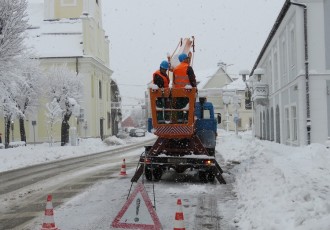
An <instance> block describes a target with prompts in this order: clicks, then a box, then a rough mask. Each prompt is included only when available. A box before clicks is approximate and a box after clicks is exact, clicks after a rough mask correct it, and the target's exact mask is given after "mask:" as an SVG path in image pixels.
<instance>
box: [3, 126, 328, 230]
mask: <svg viewBox="0 0 330 230" xmlns="http://www.w3.org/2000/svg"><path fill="white" fill-rule="evenodd" d="M219 133H220V135H219V136H218V139H217V151H218V153H217V154H216V157H217V159H218V161H219V162H221V163H220V165H221V166H222V165H224V164H226V163H228V164H229V163H234V164H235V167H234V168H232V169H231V170H230V172H229V173H231V175H233V176H234V178H235V181H234V182H233V186H234V193H235V196H236V197H237V201H232V200H230V201H226V203H225V204H222V205H221V206H220V205H218V206H219V207H218V208H219V213H220V214H221V215H222V216H225V217H227V218H229V222H230V225H231V226H236V227H237V229H243V230H245V229H260V230H264V229H271V230H283V229H285V230H286V229H288V230H291V229H298V230H310V229H313V230H314V229H317V230H328V229H330V176H329V175H330V152H329V149H327V148H326V147H325V146H324V145H320V144H311V145H309V146H305V147H290V146H285V145H281V144H277V143H273V142H269V141H261V140H258V139H254V138H252V136H251V133H250V132H245V133H240V134H239V135H238V136H236V135H235V134H234V133H232V132H225V131H224V130H219ZM145 138H154V136H153V135H152V134H148V135H147V136H146V137H145ZM139 140H142V138H132V139H131V141H139ZM122 144H123V143H122ZM109 148H116V147H109V146H107V145H105V144H104V143H102V142H101V141H100V140H97V139H87V140H83V141H81V142H80V143H79V146H66V147H60V146H54V147H49V146H48V145H46V144H43V145H37V146H31V145H28V146H27V147H18V148H14V149H7V150H4V149H0V171H6V170H10V169H14V168H18V167H24V166H25V165H30V164H33V163H34V162H35V163H42V162H43V161H53V160H59V159H63V158H66V157H75V156H78V155H84V154H89V153H94V152H98V151H104V150H107V149H109ZM135 152H136V154H139V153H140V152H141V151H135ZM127 173H128V176H127V177H119V176H118V175H116V176H118V178H117V179H114V180H109V181H103V182H98V183H97V184H95V185H94V186H92V187H90V188H88V189H87V190H86V191H85V192H84V193H82V194H79V195H78V196H76V197H74V198H72V199H71V200H69V201H68V202H66V203H65V204H64V205H62V206H61V207H58V208H56V210H55V222H56V226H57V227H59V228H61V229H70V230H73V229H79V230H84V229H110V224H111V222H112V220H113V219H114V217H115V216H116V215H117V214H118V212H119V211H120V209H121V207H122V206H123V204H124V203H125V201H126V198H127V194H128V191H129V189H130V178H131V176H132V175H133V173H134V170H128V171H127ZM223 175H224V177H225V179H226V178H229V174H227V173H224V174H223ZM226 186H229V185H220V184H219V183H215V184H201V183H196V184H194V183H173V182H172V183H171V182H170V181H167V180H162V181H161V182H158V183H155V187H154V190H155V195H156V198H155V199H156V211H157V214H158V217H159V219H160V221H161V223H162V226H163V229H173V223H174V214H175V211H176V200H177V198H181V199H182V202H183V212H184V217H185V226H186V229H192V228H193V226H194V214H195V213H194V210H195V209H194V208H195V207H196V205H197V198H198V197H199V196H200V195H201V194H216V196H217V197H218V204H219V203H220V202H223V201H220V198H221V196H222V195H223V194H224V191H225V188H226ZM146 190H147V192H148V194H149V197H150V198H151V199H152V200H153V188H152V184H150V183H148V184H146ZM224 207H226V208H227V207H229V208H231V209H232V210H231V211H234V214H233V215H232V216H231V215H227V216H226V214H225V213H223V211H224V210H223V209H224ZM40 223H42V219H38V220H35V222H34V225H32V226H33V227H31V228H27V229H40Z"/></svg>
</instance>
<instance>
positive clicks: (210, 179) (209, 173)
mask: <svg viewBox="0 0 330 230" xmlns="http://www.w3.org/2000/svg"><path fill="white" fill-rule="evenodd" d="M214 179H215V175H214V173H213V172H208V174H207V180H208V181H209V182H212V183H213V182H214Z"/></svg>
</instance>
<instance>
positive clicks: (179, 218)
mask: <svg viewBox="0 0 330 230" xmlns="http://www.w3.org/2000/svg"><path fill="white" fill-rule="evenodd" d="M176 204H177V205H178V210H177V212H176V213H175V220H174V228H173V230H186V228H185V227H184V217H183V212H182V202H181V199H178V201H177V202H176Z"/></svg>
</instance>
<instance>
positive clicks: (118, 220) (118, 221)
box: [111, 183, 162, 230]
mask: <svg viewBox="0 0 330 230" xmlns="http://www.w3.org/2000/svg"><path fill="white" fill-rule="evenodd" d="M138 194H141V197H142V200H141V201H144V204H145V206H146V207H147V210H148V212H149V214H150V217H151V220H152V222H153V223H152V224H151V223H134V221H132V220H131V221H129V220H127V219H125V218H123V216H124V215H125V213H126V212H127V210H128V208H129V207H130V206H131V205H132V203H133V201H134V200H135V199H136V197H137V195H138ZM141 201H140V202H141ZM122 219H123V220H122ZM111 227H113V228H125V229H148V230H149V229H150V230H160V229H162V227H161V224H160V221H159V219H158V216H157V213H156V211H155V210H154V208H153V206H152V202H151V200H150V198H149V196H148V194H147V192H146V190H145V189H144V186H143V184H142V183H138V185H137V186H136V188H135V190H134V191H133V193H132V194H131V195H130V197H129V198H128V200H127V201H126V203H125V204H124V206H123V207H122V209H121V210H120V211H119V213H118V214H117V216H116V217H115V219H114V220H113V221H112V224H111Z"/></svg>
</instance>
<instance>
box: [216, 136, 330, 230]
mask: <svg viewBox="0 0 330 230" xmlns="http://www.w3.org/2000/svg"><path fill="white" fill-rule="evenodd" d="M222 138H223V147H224V148H225V149H224V150H222V152H223V154H224V158H225V160H226V161H227V162H230V161H237V162H240V164H239V165H237V166H236V167H235V170H234V173H235V177H236V181H235V191H236V193H237V198H238V203H239V205H238V210H237V212H236V217H235V218H234V222H236V224H237V225H238V226H239V227H240V228H241V229H260V230H263V229H318V230H320V229H324V230H326V229H329V227H330V177H329V175H330V151H329V150H328V149H327V148H326V146H324V145H319V144H312V145H310V146H307V147H290V146H285V145H280V144H277V143H274V142H268V141H260V140H257V139H255V140H254V141H252V137H251V136H250V137H247V136H243V137H241V139H240V138H238V137H235V136H228V135H227V136H226V135H225V136H223V137H222ZM226 142H227V143H226ZM226 153H229V154H226Z"/></svg>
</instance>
